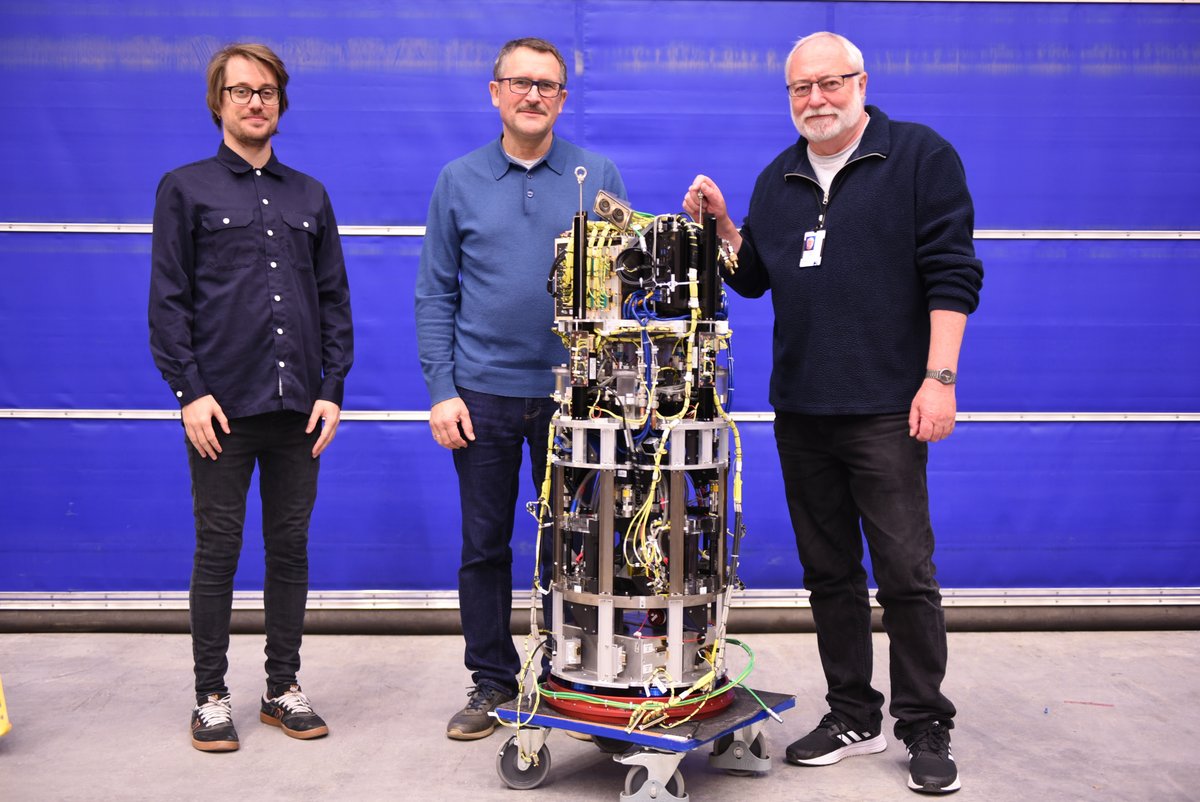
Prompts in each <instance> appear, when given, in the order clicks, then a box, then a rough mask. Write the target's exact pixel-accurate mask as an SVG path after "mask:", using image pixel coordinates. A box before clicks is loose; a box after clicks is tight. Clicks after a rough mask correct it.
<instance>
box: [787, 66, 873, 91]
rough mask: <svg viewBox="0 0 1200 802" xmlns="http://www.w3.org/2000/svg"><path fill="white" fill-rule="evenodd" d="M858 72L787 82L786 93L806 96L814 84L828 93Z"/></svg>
mask: <svg viewBox="0 0 1200 802" xmlns="http://www.w3.org/2000/svg"><path fill="white" fill-rule="evenodd" d="M861 74H862V71H861V70H860V71H859V72H848V73H846V74H845V75H830V76H829V77H827V78H820V79H818V80H816V81H796V83H794V84H788V88H787V91H788V94H789V95H791V96H792V97H808V96H809V95H811V94H812V88H813V87H814V86H815V87H817V89H820V90H821V94H823V95H828V94H830V93H831V92H836V91H838V90H839V89H841V88H842V87H843V86H845V85H846V79H847V78H853V77H854V76H855V75H861Z"/></svg>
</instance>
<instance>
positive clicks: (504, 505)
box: [454, 387, 555, 693]
mask: <svg viewBox="0 0 1200 802" xmlns="http://www.w3.org/2000/svg"><path fill="white" fill-rule="evenodd" d="M458 393H459V397H460V398H462V400H463V402H464V403H465V404H466V405H467V411H468V412H470V414H471V425H472V426H473V427H474V428H475V439H474V440H472V441H468V445H467V447H466V448H459V449H456V450H455V451H454V468H455V470H456V471H457V472H458V492H459V498H460V501H461V504H462V540H463V542H462V564H461V566H460V567H459V569H458V603H459V608H460V614H461V617H462V628H463V638H464V640H465V641H466V653H465V657H464V662H465V664H466V666H467V668H468V669H470V670H471V681H472V682H474V683H475V684H477V685H478V684H481V683H482V684H484V685H489V686H491V687H493V688H498V689H500V690H504V691H507V692H508V693H515V692H516V689H517V680H516V676H517V672H518V671H519V670H520V668H521V662H520V658H519V657H518V656H517V650H516V648H515V647H514V646H513V641H512V633H511V630H510V621H511V618H512V594H513V584H512V561H513V553H512V547H511V543H512V536H513V514H514V511H515V509H516V505H517V495H518V493H519V492H520V480H521V452H522V450H523V447H524V446H525V444H526V443H528V444H529V457H530V462H531V463H532V466H533V483H534V487H535V488H538V489H540V488H541V485H542V480H543V479H544V478H545V474H546V448H547V443H548V439H549V438H548V435H549V432H550V419H551V418H552V417H553V415H554V410H555V403H554V400H553V399H551V398H549V397H547V398H509V397H506V396H499V395H490V394H488V393H479V392H475V391H473V390H467V389H464V388H461V387H460V388H459V389H458ZM529 531H530V532H533V533H534V534H535V535H536V532H537V529H536V524H535V523H534V521H533V519H532V518H530V519H529ZM550 551H551V544H550V543H549V542H548V533H547V536H544V537H543V541H542V583H543V586H545V585H546V583H548V581H549V579H550V576H549V565H548V563H547V559H546V558H547V557H548V555H549V554H550ZM532 570H533V566H530V572H531V573H532ZM546 598H548V597H546ZM544 611H545V602H543V612H544ZM548 620H549V619H547V622H548ZM544 663H545V661H543V667H544Z"/></svg>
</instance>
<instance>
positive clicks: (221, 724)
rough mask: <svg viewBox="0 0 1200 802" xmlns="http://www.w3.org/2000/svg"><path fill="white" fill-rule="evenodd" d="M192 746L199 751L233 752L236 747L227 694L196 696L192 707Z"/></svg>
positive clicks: (230, 707)
mask: <svg viewBox="0 0 1200 802" xmlns="http://www.w3.org/2000/svg"><path fill="white" fill-rule="evenodd" d="M192 746H194V747H196V748H197V749H199V750H200V751H201V752H233V751H235V750H236V749H237V748H238V734H237V730H235V729H234V728H233V707H232V706H231V705H230V700H229V694H227V693H226V694H219V693H212V694H209V695H208V696H198V697H196V706H195V707H194V708H192Z"/></svg>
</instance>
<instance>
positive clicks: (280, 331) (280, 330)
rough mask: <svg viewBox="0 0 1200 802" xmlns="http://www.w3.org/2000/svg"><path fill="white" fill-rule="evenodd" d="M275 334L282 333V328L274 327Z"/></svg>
mask: <svg viewBox="0 0 1200 802" xmlns="http://www.w3.org/2000/svg"><path fill="white" fill-rule="evenodd" d="M275 333H276V334H283V329H275Z"/></svg>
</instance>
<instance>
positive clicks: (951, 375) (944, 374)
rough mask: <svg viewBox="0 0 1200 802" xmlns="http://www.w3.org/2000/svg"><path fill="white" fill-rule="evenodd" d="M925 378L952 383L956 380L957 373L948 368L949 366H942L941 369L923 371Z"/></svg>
mask: <svg viewBox="0 0 1200 802" xmlns="http://www.w3.org/2000/svg"><path fill="white" fill-rule="evenodd" d="M925 378H927V379H937V380H938V381H940V382H941V383H942V384H954V383H956V382H957V381H958V374H957V373H955V372H954V371H952V370H950V368H942V369H941V370H927V371H925Z"/></svg>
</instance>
